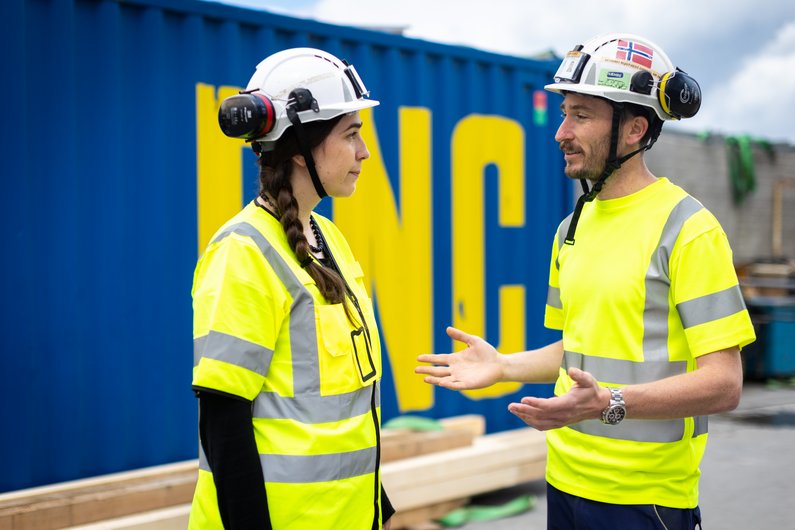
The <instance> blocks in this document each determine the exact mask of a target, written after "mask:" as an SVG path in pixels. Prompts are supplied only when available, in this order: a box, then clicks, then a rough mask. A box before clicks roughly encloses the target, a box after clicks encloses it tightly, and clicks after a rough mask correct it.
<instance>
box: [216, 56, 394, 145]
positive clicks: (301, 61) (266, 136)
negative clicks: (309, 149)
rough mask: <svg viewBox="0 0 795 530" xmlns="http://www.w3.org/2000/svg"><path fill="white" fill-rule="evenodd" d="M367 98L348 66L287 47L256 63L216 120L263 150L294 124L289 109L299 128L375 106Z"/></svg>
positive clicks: (335, 60) (227, 131)
mask: <svg viewBox="0 0 795 530" xmlns="http://www.w3.org/2000/svg"><path fill="white" fill-rule="evenodd" d="M368 94H369V92H368V91H367V89H366V88H365V86H364V83H363V82H362V79H361V78H360V77H359V75H358V73H357V72H356V69H355V68H354V67H353V65H350V64H348V63H347V62H345V61H341V60H340V59H337V58H336V57H334V56H333V55H331V54H330V53H327V52H324V51H323V50H317V49H314V48H292V49H288V50H283V51H280V52H277V53H275V54H273V55H271V56H269V57H267V58H266V59H265V60H263V61H262V62H261V63H259V64H258V65H257V69H256V71H255V72H254V75H253V76H252V77H251V80H249V82H248V86H247V87H246V90H245V91H244V92H243V93H241V94H240V95H237V96H231V97H230V98H227V99H226V100H225V101H224V102H223V103H222V105H221V109H220V110H219V122H220V124H221V129H222V130H223V131H224V133H225V134H227V135H228V136H233V137H236V138H245V139H247V140H252V141H255V142H258V143H260V144H265V145H263V146H262V147H264V148H265V149H268V148H269V147H270V146H272V145H273V143H274V142H275V141H276V140H278V139H279V138H280V137H281V136H282V134H284V131H285V130H287V129H288V128H289V127H290V126H291V125H292V124H293V123H292V121H291V120H290V117H289V115H288V108H290V107H293V110H294V111H297V115H298V118H299V119H300V121H301V123H304V124H305V123H310V122H313V121H319V120H330V119H332V118H336V117H337V116H340V115H342V114H348V113H350V112H354V111H357V110H361V109H365V108H368V107H374V106H376V105H378V103H379V102H378V101H375V100H372V99H367V95H368ZM268 144H270V145H268Z"/></svg>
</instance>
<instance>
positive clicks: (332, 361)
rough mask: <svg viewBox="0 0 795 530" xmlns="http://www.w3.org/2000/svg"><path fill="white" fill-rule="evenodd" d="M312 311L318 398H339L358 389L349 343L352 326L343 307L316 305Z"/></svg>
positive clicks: (341, 305)
mask: <svg viewBox="0 0 795 530" xmlns="http://www.w3.org/2000/svg"><path fill="white" fill-rule="evenodd" d="M315 308H316V309H315V310H316V313H315V318H316V323H317V345H318V363H319V364H320V390H321V394H323V395H330V394H340V393H344V392H351V391H352V390H355V389H357V388H361V387H362V383H361V377H360V376H359V374H358V369H357V368H356V360H355V349H354V345H353V341H352V339H351V332H352V331H353V326H352V325H351V323H350V321H349V320H348V316H347V315H346V314H345V308H344V306H343V304H332V305H320V304H318V305H316V306H315Z"/></svg>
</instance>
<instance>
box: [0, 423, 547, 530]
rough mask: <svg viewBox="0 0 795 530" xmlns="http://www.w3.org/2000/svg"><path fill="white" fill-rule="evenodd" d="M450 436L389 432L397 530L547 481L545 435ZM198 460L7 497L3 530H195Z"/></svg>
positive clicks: (386, 474)
mask: <svg viewBox="0 0 795 530" xmlns="http://www.w3.org/2000/svg"><path fill="white" fill-rule="evenodd" d="M440 424H441V426H442V430H438V431H422V432H417V431H411V430H408V429H394V430H392V429H384V430H383V431H382V466H381V478H382V480H383V482H384V488H385V489H386V491H387V492H388V493H389V498H390V500H391V501H392V504H393V505H394V506H395V508H396V509H397V513H396V515H395V516H394V518H393V522H392V529H393V530H398V529H404V528H412V527H416V525H421V524H423V523H425V522H427V521H430V520H432V519H435V518H439V517H441V516H443V515H445V514H447V513H448V512H450V511H452V510H454V509H456V508H459V507H461V506H464V505H465V504H467V503H468V502H469V499H470V497H472V496H473V495H478V494H481V493H487V492H489V491H494V490H497V489H501V488H506V487H510V486H514V485H517V484H520V483H522V482H527V481H530V480H537V479H540V478H543V475H544V465H545V460H546V445H545V437H544V434H543V433H540V432H538V431H535V430H533V429H530V428H525V429H518V430H515V431H506V432H501V433H495V434H488V435H486V434H484V432H485V421H484V419H483V417H482V416H479V415H465V416H456V417H453V418H446V419H443V420H440ZM197 465H198V462H197V461H196V460H190V461H187V462H180V463H175V464H168V465H164V466H156V467H152V468H147V469H142V470H137V471H130V472H126V473H116V474H113V475H106V476H103V477H96V478H91V479H84V480H77V481H73V482H68V483H63V484H55V485H52V486H45V487H41V488H34V489H29V490H22V491H17V492H11V493H7V494H0V530H55V529H61V528H68V529H71V530H177V529H180V530H182V529H184V528H186V527H187V522H188V514H189V512H190V501H191V497H192V495H193V488H194V486H195V483H196V474H197Z"/></svg>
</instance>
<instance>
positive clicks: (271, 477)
mask: <svg viewBox="0 0 795 530" xmlns="http://www.w3.org/2000/svg"><path fill="white" fill-rule="evenodd" d="M376 454H377V453H376V448H375V447H368V448H367V449H361V450H359V451H351V452H347V453H331V454H325V455H308V456H304V455H275V454H266V455H260V462H261V464H262V470H263V474H264V475H265V482H286V483H290V484H307V483H312V482H331V481H333V480H341V479H345V478H351V477H360V476H362V475H367V474H371V473H374V472H375V469H376V467H377V466H376Z"/></svg>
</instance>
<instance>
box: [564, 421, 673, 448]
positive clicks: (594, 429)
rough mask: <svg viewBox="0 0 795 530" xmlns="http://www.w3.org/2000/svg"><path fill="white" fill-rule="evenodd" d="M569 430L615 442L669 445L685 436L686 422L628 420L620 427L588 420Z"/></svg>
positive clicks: (572, 426) (619, 425)
mask: <svg viewBox="0 0 795 530" xmlns="http://www.w3.org/2000/svg"><path fill="white" fill-rule="evenodd" d="M569 428H570V429H574V430H575V431H578V432H581V433H584V434H590V435H593V436H601V437H602V438H611V439H614V440H630V441H633V442H656V443H668V442H676V441H679V440H681V439H682V437H683V436H684V434H685V420H681V419H680V420H630V419H627V420H624V421H622V422H621V423H619V424H618V425H605V424H604V423H602V422H601V421H599V420H586V421H581V422H580V423H575V424H573V425H569Z"/></svg>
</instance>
